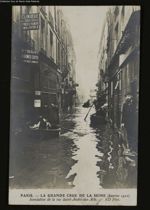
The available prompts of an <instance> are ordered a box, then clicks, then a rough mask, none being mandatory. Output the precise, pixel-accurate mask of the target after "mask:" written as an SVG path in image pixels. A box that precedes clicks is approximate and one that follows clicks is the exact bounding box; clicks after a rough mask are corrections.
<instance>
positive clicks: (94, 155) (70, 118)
mask: <svg viewBox="0 0 150 210" xmlns="http://www.w3.org/2000/svg"><path fill="white" fill-rule="evenodd" d="M87 112H88V109H87V108H82V107H77V108H76V109H75V111H74V112H73V113H70V114H69V113H68V114H67V115H66V116H65V118H64V119H63V121H62V122H61V124H62V131H61V134H60V136H59V137H57V138H46V139H45V138H37V137H33V136H32V137H31V136H27V135H23V134H20V135H18V136H17V137H15V138H12V139H11V142H10V148H11V149H10V170H9V181H10V187H11V188H77V189H80V190H81V191H82V190H83V191H84V189H85V190H86V188H87V186H88V188H89V189H91V190H92V189H93V190H98V189H100V188H115V187H118V188H123V187H125V188H127V187H135V186H136V164H133V163H135V161H134V160H132V159H131V161H128V162H130V163H131V162H132V164H127V163H128V162H127V161H126V160H125V159H124V157H123V156H122V155H120V154H121V152H120V151H119V149H118V144H117V143H114V142H113V141H112V140H111V136H112V133H111V129H110V128H106V126H104V125H103V126H100V127H99V128H92V127H91V126H90V118H89V116H88V117H87V119H86V121H84V117H85V116H86V114H87ZM92 112H94V109H93V110H91V113H90V114H92Z"/></svg>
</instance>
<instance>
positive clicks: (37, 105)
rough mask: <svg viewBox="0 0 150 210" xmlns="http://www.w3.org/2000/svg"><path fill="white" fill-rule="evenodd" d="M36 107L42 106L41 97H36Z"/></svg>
mask: <svg viewBox="0 0 150 210" xmlns="http://www.w3.org/2000/svg"><path fill="white" fill-rule="evenodd" d="M34 107H36V108H39V107H41V100H40V99H35V100H34Z"/></svg>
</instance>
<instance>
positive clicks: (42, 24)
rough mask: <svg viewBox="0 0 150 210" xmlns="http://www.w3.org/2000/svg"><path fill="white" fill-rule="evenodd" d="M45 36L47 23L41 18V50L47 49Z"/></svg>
mask: <svg viewBox="0 0 150 210" xmlns="http://www.w3.org/2000/svg"><path fill="white" fill-rule="evenodd" d="M44 35H45V21H44V19H43V18H42V17H41V48H43V49H44V48H45V39H44Z"/></svg>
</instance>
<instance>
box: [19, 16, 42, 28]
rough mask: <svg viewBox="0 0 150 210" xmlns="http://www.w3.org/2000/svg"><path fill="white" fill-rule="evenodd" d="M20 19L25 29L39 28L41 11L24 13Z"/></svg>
mask: <svg viewBox="0 0 150 210" xmlns="http://www.w3.org/2000/svg"><path fill="white" fill-rule="evenodd" d="M20 21H21V24H22V29H23V30H38V29H39V13H31V14H23V15H22V16H21V20H20Z"/></svg>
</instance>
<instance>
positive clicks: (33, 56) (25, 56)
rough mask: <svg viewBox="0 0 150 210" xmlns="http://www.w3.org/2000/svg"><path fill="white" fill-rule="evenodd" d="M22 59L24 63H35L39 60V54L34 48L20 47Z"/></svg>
mask: <svg viewBox="0 0 150 210" xmlns="http://www.w3.org/2000/svg"><path fill="white" fill-rule="evenodd" d="M21 57H22V61H23V62H25V63H33V64H37V63H38V62H39V55H38V53H37V52H36V51H34V50H26V49H22V55H21Z"/></svg>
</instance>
